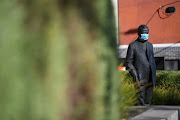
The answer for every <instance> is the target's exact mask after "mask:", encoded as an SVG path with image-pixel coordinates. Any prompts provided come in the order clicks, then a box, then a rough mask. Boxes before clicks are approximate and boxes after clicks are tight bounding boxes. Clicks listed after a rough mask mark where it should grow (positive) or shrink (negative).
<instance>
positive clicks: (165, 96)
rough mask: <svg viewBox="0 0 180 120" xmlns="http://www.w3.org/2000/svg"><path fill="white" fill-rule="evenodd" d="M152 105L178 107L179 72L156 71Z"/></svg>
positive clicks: (179, 100)
mask: <svg viewBox="0 0 180 120" xmlns="http://www.w3.org/2000/svg"><path fill="white" fill-rule="evenodd" d="M156 79H157V85H156V87H155V88H154V92H153V98H152V104H153V105H180V71H157V75H156Z"/></svg>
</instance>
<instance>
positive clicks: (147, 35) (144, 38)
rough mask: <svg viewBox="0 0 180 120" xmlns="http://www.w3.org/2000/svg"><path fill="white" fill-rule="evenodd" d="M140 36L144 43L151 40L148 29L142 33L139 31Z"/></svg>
mask: <svg viewBox="0 0 180 120" xmlns="http://www.w3.org/2000/svg"><path fill="white" fill-rule="evenodd" d="M138 35H139V38H140V39H141V40H142V41H147V40H148V38H149V30H148V29H142V30H141V31H139V33H138Z"/></svg>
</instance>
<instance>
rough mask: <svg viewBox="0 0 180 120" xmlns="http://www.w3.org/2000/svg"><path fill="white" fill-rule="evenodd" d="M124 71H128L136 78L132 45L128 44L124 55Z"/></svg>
mask: <svg viewBox="0 0 180 120" xmlns="http://www.w3.org/2000/svg"><path fill="white" fill-rule="evenodd" d="M126 70H128V71H129V73H130V75H131V76H132V77H137V71H136V69H135V67H134V49H133V45H132V44H130V45H129V47H128V50H127V55H126Z"/></svg>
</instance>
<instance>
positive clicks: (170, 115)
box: [127, 106, 180, 120]
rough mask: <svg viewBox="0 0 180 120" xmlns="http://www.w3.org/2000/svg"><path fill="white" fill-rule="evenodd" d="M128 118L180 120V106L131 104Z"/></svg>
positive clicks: (135, 119) (139, 119)
mask: <svg viewBox="0 0 180 120" xmlns="http://www.w3.org/2000/svg"><path fill="white" fill-rule="evenodd" d="M128 109H129V117H128V118H127V120H180V106H149V107H146V106H131V107H129V108H128Z"/></svg>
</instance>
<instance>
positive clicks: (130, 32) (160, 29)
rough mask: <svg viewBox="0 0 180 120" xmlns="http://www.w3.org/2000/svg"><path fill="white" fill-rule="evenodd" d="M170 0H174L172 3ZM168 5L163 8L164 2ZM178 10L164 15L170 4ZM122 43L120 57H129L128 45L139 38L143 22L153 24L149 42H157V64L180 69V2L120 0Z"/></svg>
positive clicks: (162, 67)
mask: <svg viewBox="0 0 180 120" xmlns="http://www.w3.org/2000/svg"><path fill="white" fill-rule="evenodd" d="M169 3H170V4H169ZM163 5H165V6H164V7H163V8H160V6H163ZM171 6H174V7H176V11H175V13H174V14H172V15H170V16H166V15H164V13H163V12H164V11H165V10H166V8H167V7H171ZM118 11H119V31H120V32H119V36H120V39H119V44H120V45H119V47H118V58H120V62H124V61H125V57H126V53H127V48H128V45H129V44H130V43H131V42H133V41H134V40H135V39H136V38H137V28H138V26H139V25H141V24H147V26H148V27H149V30H150V31H149V42H151V43H152V44H153V47H154V54H155V59H156V66H157V69H159V70H180V30H179V28H180V2H177V1H176V0H172V1H169V0H146V1H144V0H127V1H121V0H119V1H118Z"/></svg>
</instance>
